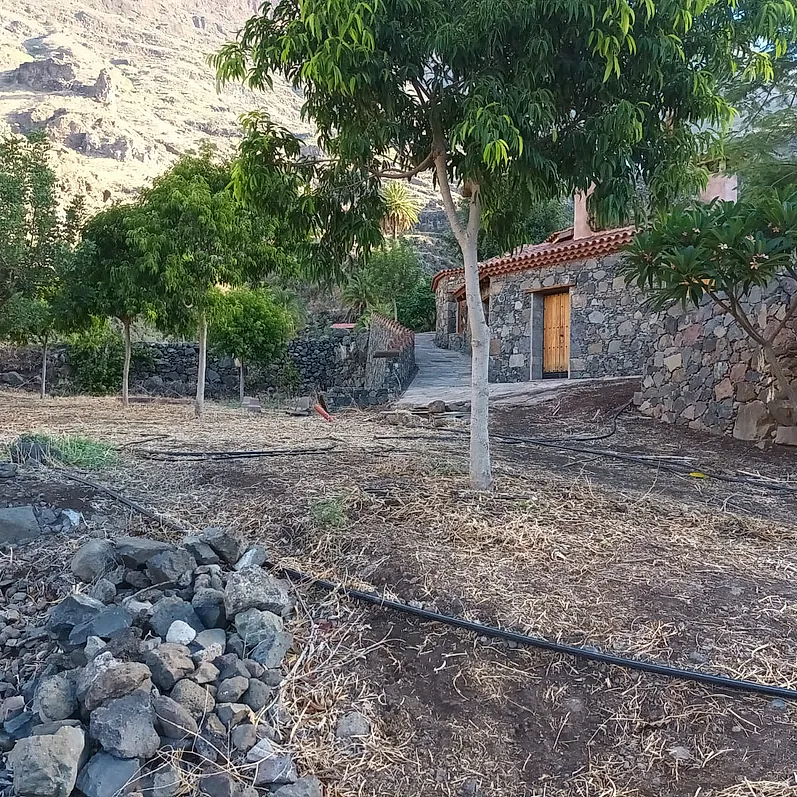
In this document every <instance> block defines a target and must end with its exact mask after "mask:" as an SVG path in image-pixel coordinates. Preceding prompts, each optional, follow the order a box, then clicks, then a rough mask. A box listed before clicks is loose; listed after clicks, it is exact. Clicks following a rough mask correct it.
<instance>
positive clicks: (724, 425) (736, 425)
mask: <svg viewBox="0 0 797 797" xmlns="http://www.w3.org/2000/svg"><path fill="white" fill-rule="evenodd" d="M792 292H793V286H788V285H786V284H785V283H779V282H773V283H771V284H770V285H769V286H768V287H767V288H766V289H765V290H761V289H759V288H755V289H753V291H752V293H751V295H750V300H749V301H748V302H747V303H746V305H745V306H746V310H747V312H748V315H749V316H750V317H752V318H753V319H755V322H756V323H757V324H758V327H759V328H760V329H762V330H766V329H768V328H769V329H770V330H771V329H773V328H774V326H773V325H776V324H778V322H779V321H781V320H782V319H783V317H784V315H785V313H786V307H787V304H788V300H789V296H790V295H791V293H792ZM652 329H653V333H654V334H653V353H652V357H651V358H650V360H649V362H648V363H647V365H646V367H645V373H644V377H643V381H642V388H641V390H640V392H639V393H637V394H636V396H635V403H636V404H637V406H638V407H639V409H640V411H641V412H642V413H644V414H645V415H649V416H651V417H653V418H658V419H660V420H662V421H665V422H667V423H677V424H684V425H688V426H689V427H691V428H692V429H699V430H708V431H713V432H720V433H722V434H732V435H733V436H734V437H736V438H738V439H740V440H774V441H775V442H778V443H783V444H788V445H795V444H797V427H795V422H796V421H797V418H795V417H794V413H793V412H792V411H791V410H790V408H789V407H788V406H787V405H786V404H785V403H784V401H783V396H782V395H781V394H780V392H779V390H778V388H777V386H776V385H775V384H774V381H773V379H772V376H771V374H770V371H769V367H768V366H767V364H766V362H765V360H764V357H763V354H762V353H761V351H760V349H759V347H758V346H756V345H755V344H754V343H753V342H752V341H751V340H750V339H749V337H748V336H747V335H746V334H745V333H744V331H743V330H742V329H741V328H740V327H739V325H738V324H737V323H736V322H735V321H734V320H733V319H732V318H731V316H729V315H727V314H726V313H724V312H722V310H720V309H719V308H717V307H716V306H715V305H714V304H713V303H711V302H709V301H705V302H703V303H702V304H701V306H700V307H699V308H697V309H694V310H690V311H687V312H684V310H683V308H681V307H680V306H674V307H672V308H671V309H670V310H669V311H667V312H665V313H661V314H660V315H658V316H655V317H654V318H653V319H652ZM776 347H777V349H778V351H779V352H780V354H781V355H782V357H783V362H784V365H785V367H786V370H787V373H788V374H789V375H790V376H791V377H792V378H795V377H797V357H796V356H795V355H797V351H795V349H797V344H796V343H795V334H794V331H793V330H792V329H786V330H784V332H783V333H782V334H781V335H780V336H779V338H778V340H777V341H776Z"/></svg>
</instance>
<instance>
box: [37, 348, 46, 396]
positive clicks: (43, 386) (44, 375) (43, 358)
mask: <svg viewBox="0 0 797 797" xmlns="http://www.w3.org/2000/svg"><path fill="white" fill-rule="evenodd" d="M46 395H47V336H46V335H45V336H44V338H42V389H41V392H40V393H39V396H40V397H41V398H44V397H45V396H46Z"/></svg>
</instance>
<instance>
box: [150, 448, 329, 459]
mask: <svg viewBox="0 0 797 797" xmlns="http://www.w3.org/2000/svg"><path fill="white" fill-rule="evenodd" d="M335 448H336V446H334V445H331V446H325V447H314V448H267V449H263V450H261V451H167V450H158V449H152V448H144V449H140V450H139V451H136V452H135V453H136V454H137V455H138V456H140V457H141V458H142V459H155V460H163V461H166V462H171V461H174V460H179V459H185V460H189V461H197V462H199V461H201V460H206V459H210V460H218V459H259V458H262V457H278V456H282V455H285V454H290V455H291V456H299V455H301V454H326V453H328V452H329V451H333V450H334V449H335Z"/></svg>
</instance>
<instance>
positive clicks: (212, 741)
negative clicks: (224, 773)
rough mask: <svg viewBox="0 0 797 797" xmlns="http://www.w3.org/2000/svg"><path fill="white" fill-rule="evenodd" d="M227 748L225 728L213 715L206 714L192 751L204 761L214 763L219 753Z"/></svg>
mask: <svg viewBox="0 0 797 797" xmlns="http://www.w3.org/2000/svg"><path fill="white" fill-rule="evenodd" d="M227 746H228V734H227V730H226V728H225V727H224V725H222V723H221V720H220V719H219V718H218V717H217V716H216V715H215V714H208V716H207V717H205V719H204V721H203V722H202V728H201V730H200V733H199V736H198V737H197V738H196V739H195V740H194V749H195V750H196V752H197V754H198V755H200V756H202V757H203V758H204V759H206V760H208V761H216V760H217V759H218V757H219V754H220V753H221V751H223V750H226V748H227ZM222 755H223V753H222Z"/></svg>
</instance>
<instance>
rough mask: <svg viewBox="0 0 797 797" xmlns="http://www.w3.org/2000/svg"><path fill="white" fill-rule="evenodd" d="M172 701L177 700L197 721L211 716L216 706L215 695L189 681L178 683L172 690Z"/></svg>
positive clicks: (184, 680)
mask: <svg viewBox="0 0 797 797" xmlns="http://www.w3.org/2000/svg"><path fill="white" fill-rule="evenodd" d="M172 700H175V701H176V702H177V703H179V704H180V705H181V706H183V708H185V709H187V710H188V712H189V713H190V714H191V716H192V717H194V718H195V719H197V720H200V719H201V718H202V717H204V716H205V715H207V714H210V713H211V712H212V711H213V709H214V708H215V706H216V701H215V700H214V698H213V695H212V694H211V693H210V692H209V691H208V690H207V689H206V688H205V687H204V686H201V685H200V684H196V683H194V682H193V681H191V680H189V679H187V678H186V679H183V680H182V681H178V682H177V683H176V684H175V686H174V689H172Z"/></svg>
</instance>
